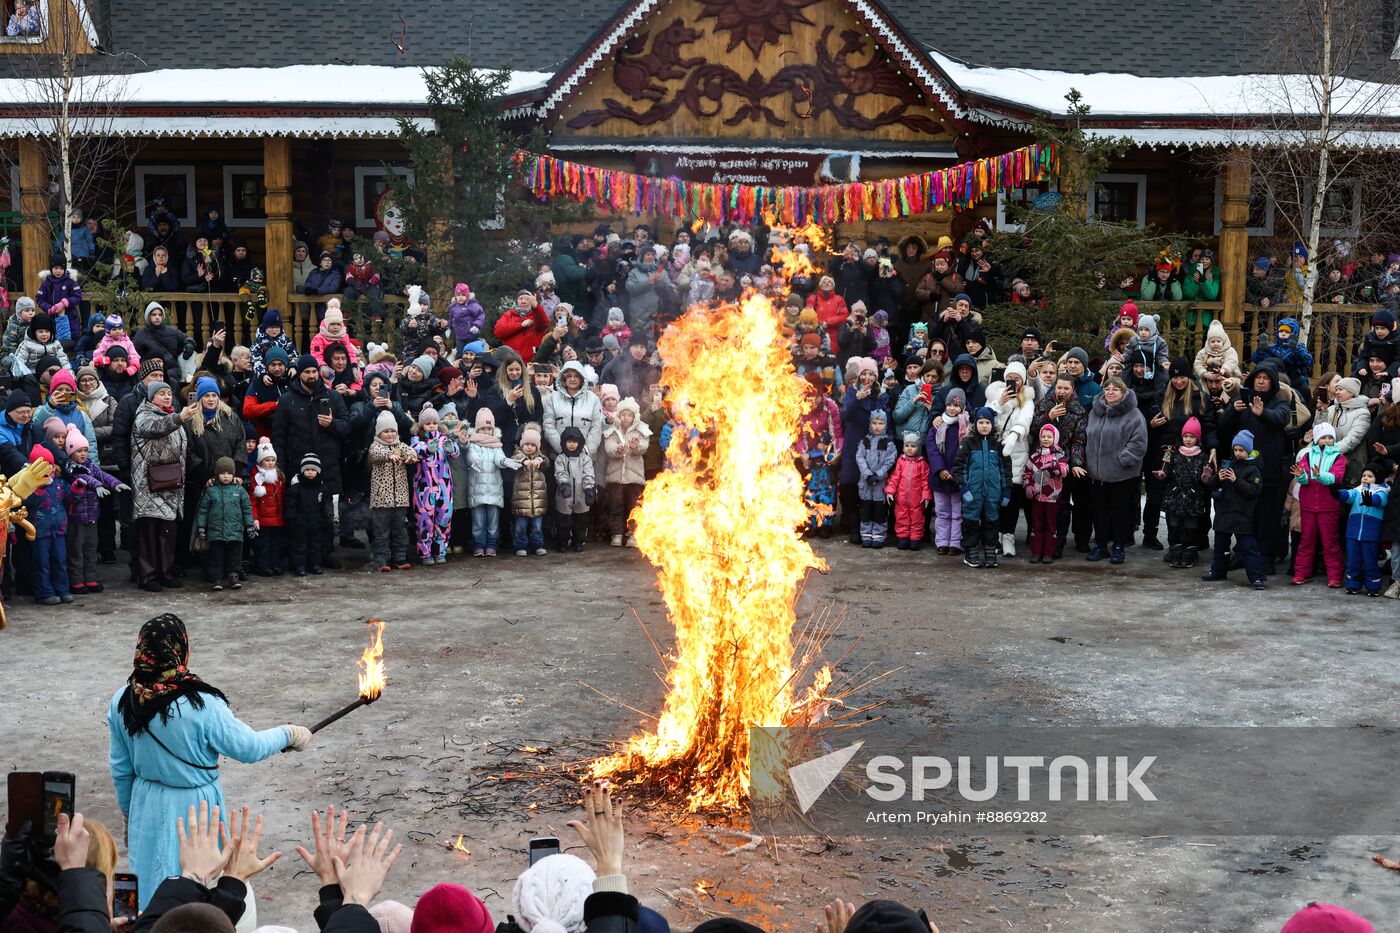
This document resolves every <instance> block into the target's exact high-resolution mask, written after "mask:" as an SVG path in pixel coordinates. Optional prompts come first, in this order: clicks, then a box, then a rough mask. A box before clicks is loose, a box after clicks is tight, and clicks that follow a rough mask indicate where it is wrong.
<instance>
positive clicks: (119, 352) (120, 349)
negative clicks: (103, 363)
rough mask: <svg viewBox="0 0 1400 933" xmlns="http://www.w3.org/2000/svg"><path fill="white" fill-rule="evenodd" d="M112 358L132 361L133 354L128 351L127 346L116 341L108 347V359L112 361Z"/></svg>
mask: <svg viewBox="0 0 1400 933" xmlns="http://www.w3.org/2000/svg"><path fill="white" fill-rule="evenodd" d="M112 360H126V361H127V362H128V363H130V362H131V354H130V353H127V352H126V347H124V346H122V345H121V344H119V343H114V344H112V345H111V346H110V347H108V348H107V361H108V362H109V363H110V362H111V361H112Z"/></svg>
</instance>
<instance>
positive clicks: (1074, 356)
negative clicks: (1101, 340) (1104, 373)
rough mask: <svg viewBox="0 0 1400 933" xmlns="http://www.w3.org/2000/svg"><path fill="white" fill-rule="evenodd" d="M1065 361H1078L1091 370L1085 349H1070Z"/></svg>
mask: <svg viewBox="0 0 1400 933" xmlns="http://www.w3.org/2000/svg"><path fill="white" fill-rule="evenodd" d="M1134 310H1136V309H1134ZM1065 359H1070V360H1078V361H1079V363H1080V365H1081V366H1083V367H1084V368H1085V369H1088V368H1089V354H1088V352H1087V351H1086V350H1085V349H1084V348H1083V347H1070V348H1069V352H1068V353H1066V354H1065Z"/></svg>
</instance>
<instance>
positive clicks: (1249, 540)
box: [1201, 431, 1269, 590]
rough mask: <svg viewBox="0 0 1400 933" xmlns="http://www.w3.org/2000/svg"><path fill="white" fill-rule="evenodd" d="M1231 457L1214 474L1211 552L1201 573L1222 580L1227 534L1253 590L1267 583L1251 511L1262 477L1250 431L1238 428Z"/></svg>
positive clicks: (1227, 558)
mask: <svg viewBox="0 0 1400 933" xmlns="http://www.w3.org/2000/svg"><path fill="white" fill-rule="evenodd" d="M1233 449H1234V457H1233V459H1232V460H1230V462H1229V463H1227V464H1225V465H1224V466H1223V467H1221V468H1220V472H1219V473H1218V474H1216V483H1217V484H1218V486H1219V488H1217V489H1216V490H1215V492H1214V493H1213V494H1212V495H1213V497H1214V499H1215V554H1214V556H1213V558H1212V559H1211V562H1210V573H1207V574H1206V575H1205V576H1203V577H1201V579H1202V580H1205V581H1206V582H1207V583H1209V582H1212V581H1215V580H1224V579H1225V575H1226V573H1227V572H1228V571H1229V568H1230V556H1231V555H1230V538H1231V537H1233V538H1234V539H1235V552H1234V556H1236V557H1238V558H1240V559H1241V560H1243V561H1244V571H1245V575H1246V576H1248V577H1249V582H1250V583H1251V584H1253V585H1254V588H1255V589H1256V590H1262V589H1266V588H1267V587H1268V585H1269V584H1268V577H1267V575H1266V574H1265V573H1264V558H1263V556H1262V555H1261V554H1260V553H1259V544H1258V541H1257V539H1256V538H1255V536H1254V529H1255V524H1254V512H1255V509H1256V508H1258V506H1259V493H1260V492H1262V491H1263V487H1264V477H1263V474H1262V473H1260V471H1259V462H1258V459H1257V458H1258V456H1259V455H1258V454H1257V453H1256V452H1255V450H1254V434H1253V433H1252V432H1250V431H1241V432H1240V433H1238V434H1236V435H1235V440H1234V442H1233Z"/></svg>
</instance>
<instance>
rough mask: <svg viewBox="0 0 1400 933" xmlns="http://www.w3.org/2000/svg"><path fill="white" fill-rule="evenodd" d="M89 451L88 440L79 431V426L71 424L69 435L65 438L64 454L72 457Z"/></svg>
mask: <svg viewBox="0 0 1400 933" xmlns="http://www.w3.org/2000/svg"><path fill="white" fill-rule="evenodd" d="M87 449H88V442H87V438H86V437H84V436H83V432H82V431H79V430H78V426H77V425H75V424H70V425H69V426H68V433H67V434H66V435H65V436H64V438H63V452H64V453H66V454H68V456H70V457H71V456H73V454H75V453H77V452H78V451H80V450H87Z"/></svg>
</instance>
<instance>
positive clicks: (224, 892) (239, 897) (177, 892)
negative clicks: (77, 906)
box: [59, 868, 248, 933]
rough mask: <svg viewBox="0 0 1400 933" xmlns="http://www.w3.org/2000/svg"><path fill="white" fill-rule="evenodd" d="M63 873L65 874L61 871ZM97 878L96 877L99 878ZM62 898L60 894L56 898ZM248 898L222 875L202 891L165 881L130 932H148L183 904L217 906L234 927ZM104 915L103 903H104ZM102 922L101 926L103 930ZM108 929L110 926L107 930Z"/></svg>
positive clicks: (175, 880) (240, 886) (180, 882)
mask: <svg viewBox="0 0 1400 933" xmlns="http://www.w3.org/2000/svg"><path fill="white" fill-rule="evenodd" d="M69 871H92V872H96V871H97V870H96V869H86V868H76V869H69ZM63 874H65V875H66V874H68V872H64V873H63ZM99 877H100V876H99ZM62 896H63V895H62V893H61V889H60V894H59V897H60V898H61V897H62ZM106 896H107V891H106V881H105V880H104V881H103V888H102V898H103V900H104V901H105V900H106ZM247 896H248V886H247V885H246V884H244V883H243V882H241V881H239V880H238V879H236V878H230V877H229V876H228V875H224V876H223V877H222V878H220V879H219V883H218V884H217V885H215V886H214V887H212V888H206V887H205V886H204V885H202V884H196V883H195V882H193V881H191V880H190V879H188V878H166V879H165V880H164V881H162V882H161V883H160V887H158V888H156V893H155V894H154V895H152V897H151V901H150V903H149V904H147V905H146V909H145V910H144V911H142V912H141V916H140V917H138V918H137V920H136V924H135V925H134V926H133V927H132V930H131V933H150V931H151V929H152V928H153V927H154V926H155V925H156V921H158V920H160V918H161V917H163V916H165V915H166V914H167V913H169V912H170V911H172V910H174V909H175V908H176V907H183V906H185V905H186V904H208V905H210V906H211V907H217V908H219V910H222V911H223V912H224V914H225V915H226V916H227V917H228V919H229V922H230V923H232V924H234V925H235V926H237V925H238V921H239V920H241V919H242V918H243V911H244V909H245V907H246V904H245V899H246V898H247ZM103 912H104V913H105V912H106V911H105V904H104V911H103ZM105 926H106V925H105V923H104V927H105ZM107 929H108V930H110V927H107ZM92 933H99V931H98V929H97V928H93V930H92Z"/></svg>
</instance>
